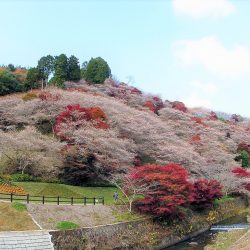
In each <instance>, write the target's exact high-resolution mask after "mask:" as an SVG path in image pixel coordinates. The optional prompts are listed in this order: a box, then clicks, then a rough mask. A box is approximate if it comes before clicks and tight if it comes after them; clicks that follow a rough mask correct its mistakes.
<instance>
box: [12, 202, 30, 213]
mask: <svg viewBox="0 0 250 250" xmlns="http://www.w3.org/2000/svg"><path fill="white" fill-rule="evenodd" d="M11 207H13V208H14V209H15V210H17V211H26V210H27V206H26V205H25V204H23V203H20V202H14V203H12V204H11Z"/></svg>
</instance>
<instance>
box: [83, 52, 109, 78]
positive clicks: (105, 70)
mask: <svg viewBox="0 0 250 250" xmlns="http://www.w3.org/2000/svg"><path fill="white" fill-rule="evenodd" d="M110 76H111V69H110V67H109V65H108V64H107V62H106V61H105V60H103V59H102V58H101V57H97V58H91V59H90V61H89V62H88V64H87V67H86V72H85V74H84V77H85V80H86V81H88V82H91V83H103V82H104V81H105V79H106V78H109V77H110Z"/></svg>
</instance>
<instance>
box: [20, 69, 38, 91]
mask: <svg viewBox="0 0 250 250" xmlns="http://www.w3.org/2000/svg"><path fill="white" fill-rule="evenodd" d="M41 77H42V76H41V72H40V71H39V69H38V68H30V69H29V70H28V72H27V77H26V79H25V82H24V88H25V89H26V90H28V89H34V88H38V86H39V81H40V80H41Z"/></svg>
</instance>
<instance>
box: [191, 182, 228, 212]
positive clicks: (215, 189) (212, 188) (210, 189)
mask: <svg viewBox="0 0 250 250" xmlns="http://www.w3.org/2000/svg"><path fill="white" fill-rule="evenodd" d="M222 196H223V194H222V186H221V185H220V183H219V182H218V181H216V180H207V179H199V180H196V181H195V182H194V185H193V201H192V205H194V206H196V207H197V208H200V209H204V208H211V207H212V206H213V202H214V200H215V199H219V198H221V197H222Z"/></svg>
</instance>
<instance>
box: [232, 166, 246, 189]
mask: <svg viewBox="0 0 250 250" xmlns="http://www.w3.org/2000/svg"><path fill="white" fill-rule="evenodd" d="M232 172H233V173H234V174H235V175H236V176H237V177H239V178H250V171H247V170H246V169H245V168H242V167H237V168H234V169H233V170H232ZM243 187H245V189H247V190H248V191H250V182H246V183H243Z"/></svg>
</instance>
